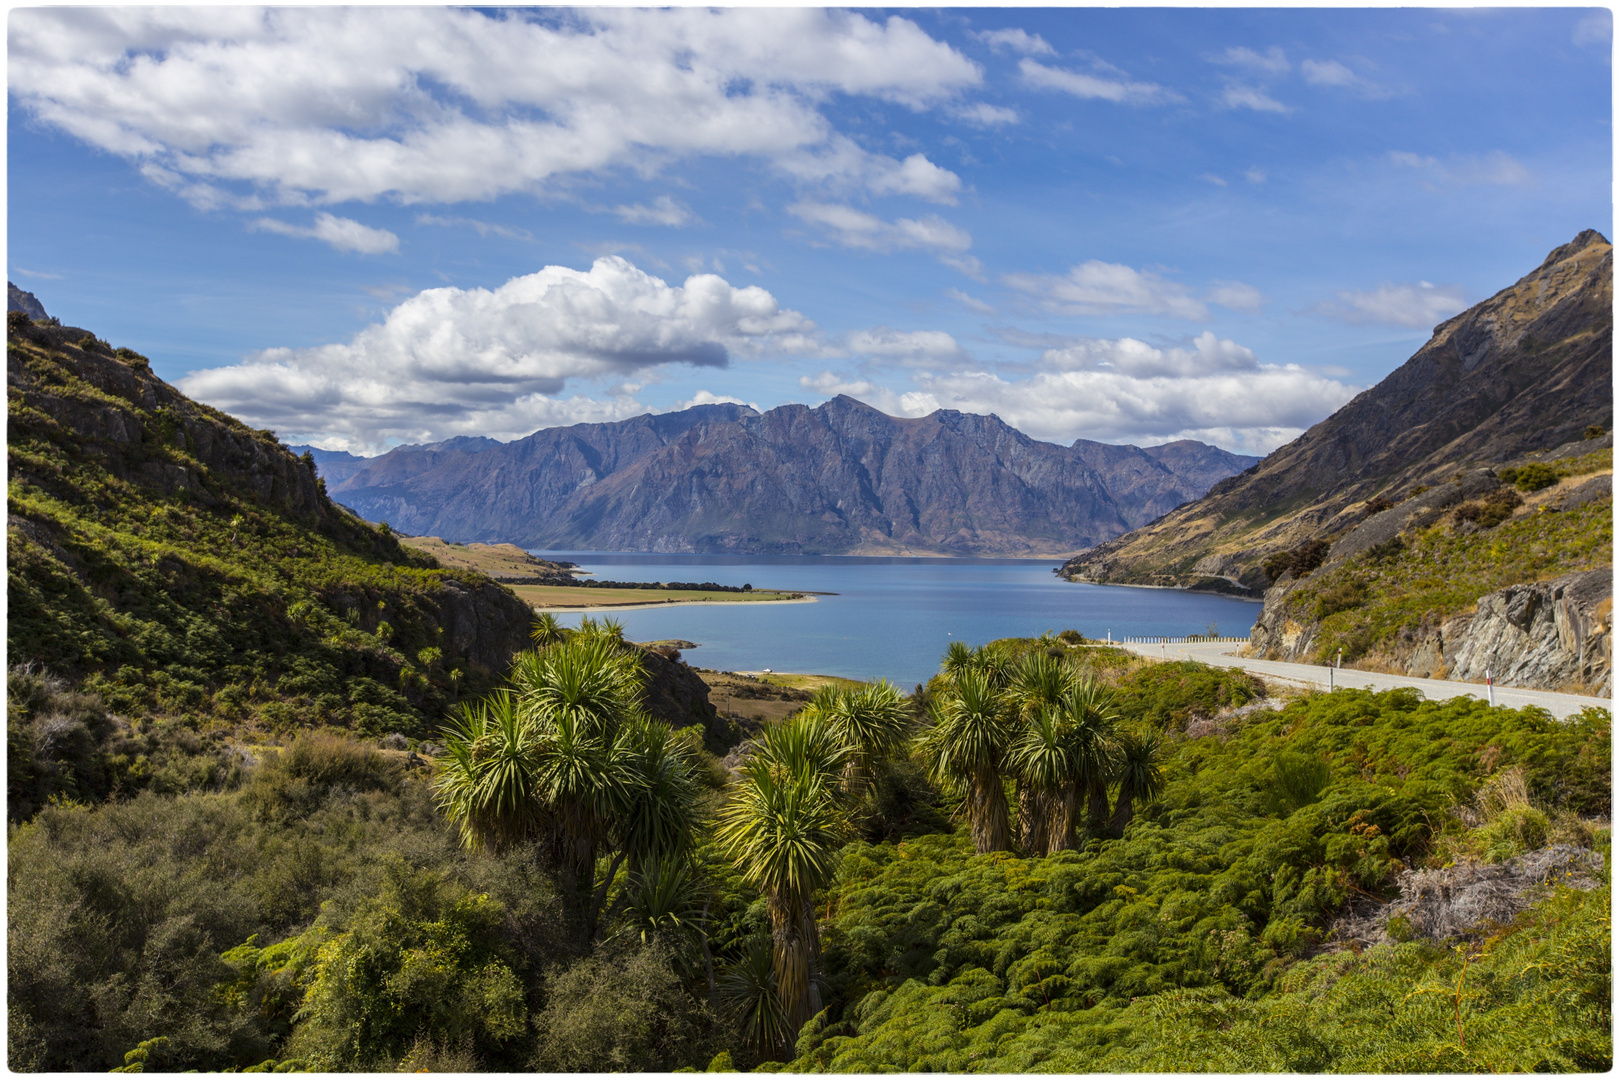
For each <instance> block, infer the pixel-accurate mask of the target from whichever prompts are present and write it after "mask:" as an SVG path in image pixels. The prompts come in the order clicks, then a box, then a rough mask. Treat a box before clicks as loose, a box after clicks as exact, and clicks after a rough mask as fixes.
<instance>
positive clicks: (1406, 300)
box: [1317, 281, 1468, 330]
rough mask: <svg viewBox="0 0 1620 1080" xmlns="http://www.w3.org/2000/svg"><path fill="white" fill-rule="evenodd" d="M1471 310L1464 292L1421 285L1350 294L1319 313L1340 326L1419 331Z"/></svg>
mask: <svg viewBox="0 0 1620 1080" xmlns="http://www.w3.org/2000/svg"><path fill="white" fill-rule="evenodd" d="M1467 306H1468V301H1467V299H1466V298H1465V297H1464V295H1463V291H1462V289H1460V288H1458V287H1457V286H1454V285H1452V286H1446V287H1444V288H1441V287H1437V286H1435V285H1431V284H1430V283H1429V282H1427V281H1420V282H1418V283H1417V284H1415V285H1388V284H1386V285H1380V286H1378V287H1377V288H1376V289H1368V290H1366V291H1364V292H1358V291H1355V290H1346V291H1344V292H1338V293H1335V294H1334V299H1333V300H1330V301H1326V302H1324V303H1322V304H1319V305H1318V306H1317V310H1318V311H1320V312H1321V313H1322V314H1324V315H1327V316H1328V317H1330V318H1333V319H1338V320H1339V321H1340V322H1347V323H1354V324H1357V325H1367V324H1380V325H1387V326H1410V327H1414V328H1416V329H1419V330H1427V329H1430V328H1431V327H1433V326H1435V325H1437V324H1439V323H1442V322H1444V321H1445V320H1447V319H1449V318H1451V317H1452V316H1453V315H1455V314H1457V312H1459V311H1461V310H1463V309H1464V308H1465V307H1467Z"/></svg>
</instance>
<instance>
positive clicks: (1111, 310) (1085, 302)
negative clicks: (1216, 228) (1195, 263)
mask: <svg viewBox="0 0 1620 1080" xmlns="http://www.w3.org/2000/svg"><path fill="white" fill-rule="evenodd" d="M1002 280H1003V281H1004V282H1006V283H1007V284H1008V285H1010V286H1012V287H1013V288H1015V289H1018V290H1019V291H1021V292H1025V293H1028V294H1030V295H1031V296H1033V297H1035V298H1037V300H1038V302H1039V303H1040V305H1041V306H1042V307H1043V308H1045V309H1046V310H1048V311H1052V312H1056V313H1058V314H1063V315H1117V314H1122V313H1126V312H1141V313H1145V314H1150V315H1168V316H1171V317H1172V318H1177V319H1202V318H1205V317H1206V316H1207V315H1208V314H1209V313H1208V311H1207V310H1206V309H1205V307H1204V305H1203V304H1202V303H1200V302H1199V301H1198V300H1196V299H1194V298H1193V297H1192V296H1190V295H1189V294H1188V291H1187V288H1186V286H1184V285H1179V284H1177V283H1175V282H1173V281H1165V280H1164V279H1163V278H1161V277H1159V276H1158V275H1157V274H1154V273H1151V272H1150V271H1146V270H1135V269H1132V268H1131V267H1129V266H1123V265H1121V264H1119V263H1106V262H1101V261H1099V260H1097V259H1092V260H1089V261H1088V262H1084V263H1081V264H1080V265H1079V266H1076V267H1074V268H1072V269H1071V270H1070V271H1069V272H1068V274H1067V275H1065V276H1063V277H1057V276H1055V275H1050V274H1008V275H1006V276H1005V277H1003V278H1002Z"/></svg>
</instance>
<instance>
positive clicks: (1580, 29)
mask: <svg viewBox="0 0 1620 1080" xmlns="http://www.w3.org/2000/svg"><path fill="white" fill-rule="evenodd" d="M1613 39H1614V14H1613V13H1612V12H1608V11H1601V10H1600V11H1594V12H1591V13H1590V14H1586V15H1582V16H1581V18H1580V20H1579V21H1578V22H1576V24H1575V30H1574V32H1573V33H1572V34H1571V35H1570V39H1569V40H1570V41H1571V42H1572V43H1573V44H1576V45H1601V46H1602V47H1603V48H1605V49H1607V48H1608V47H1609V43H1610V42H1611V41H1612V40H1613Z"/></svg>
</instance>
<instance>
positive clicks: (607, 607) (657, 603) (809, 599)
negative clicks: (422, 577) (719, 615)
mask: <svg viewBox="0 0 1620 1080" xmlns="http://www.w3.org/2000/svg"><path fill="white" fill-rule="evenodd" d="M795 591H797V590H795ZM820 595H822V596H837V595H838V594H837V593H821V594H820ZM815 602H816V598H815V596H814V595H810V594H808V593H807V594H806V595H804V596H801V597H799V598H797V599H793V600H789V599H787V598H785V597H784V598H783V599H781V600H709V599H704V600H633V601H631V602H629V603H625V604H594V605H592V604H530V605H529V606H530V607H531V608H533V609H534V610H535V611H554V612H566V613H568V614H570V615H572V614H576V613H578V614H587V615H588V614H593V613H596V612H602V611H645V610H646V609H648V608H665V607H694V606H697V605H714V604H746V605H749V606H751V607H766V606H769V607H775V606H777V605H780V604H814V603H815Z"/></svg>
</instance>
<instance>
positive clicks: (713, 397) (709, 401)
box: [669, 390, 759, 412]
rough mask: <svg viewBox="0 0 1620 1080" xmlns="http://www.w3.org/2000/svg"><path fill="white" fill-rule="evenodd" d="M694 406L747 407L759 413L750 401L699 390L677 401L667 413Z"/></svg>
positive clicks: (757, 408) (757, 407)
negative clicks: (683, 399)
mask: <svg viewBox="0 0 1620 1080" xmlns="http://www.w3.org/2000/svg"><path fill="white" fill-rule="evenodd" d="M695 405H747V406H748V407H749V408H750V409H753V410H754V411H755V412H759V406H758V405H756V404H754V403H753V402H751V401H744V400H743V399H742V398H739V397H732V396H731V395H730V394H713V393H710V392H709V391H707V390H699V391H698V392H697V393H695V394H693V395H692V396H691V397H689V398H687V399H686V400H685V401H677V402H676V403H675V404H674V405H671V406H670V407H669V411H670V412H680V411H681V410H682V409H690V408H692V407H693V406H695Z"/></svg>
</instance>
